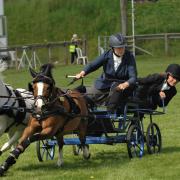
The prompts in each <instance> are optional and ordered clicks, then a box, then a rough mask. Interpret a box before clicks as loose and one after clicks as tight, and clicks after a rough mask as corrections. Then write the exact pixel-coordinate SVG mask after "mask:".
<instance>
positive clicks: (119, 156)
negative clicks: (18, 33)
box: [0, 56, 180, 180]
mask: <svg viewBox="0 0 180 180" xmlns="http://www.w3.org/2000/svg"><path fill="white" fill-rule="evenodd" d="M136 59H137V67H138V72H139V76H145V75H147V74H149V73H155V72H163V71H164V70H165V69H166V67H167V65H168V64H169V63H179V62H180V60H179V59H180V57H173V58H165V57H152V58H149V57H146V56H139V57H136ZM82 68H83V67H82V66H79V65H74V66H67V67H66V66H58V67H56V68H55V70H54V77H55V80H56V83H57V86H59V87H67V84H68V80H67V79H66V78H65V74H71V75H72V74H76V73H77V72H79V71H80V70H81V69H82ZM100 71H101V70H99V71H97V72H95V73H92V74H90V75H89V76H88V77H87V78H85V83H86V84H87V85H90V84H91V82H92V81H93V80H94V78H95V77H97V76H98V75H99V74H100ZM4 75H5V82H7V83H10V84H11V85H12V86H13V87H26V86H27V82H29V81H31V77H30V75H29V72H28V71H27V70H23V71H22V70H21V71H18V72H17V71H14V70H8V71H6V72H5V73H4ZM78 84H79V83H78V82H77V83H76V85H78ZM76 85H75V86H76ZM72 87H73V86H72ZM69 88H71V87H69ZM177 89H178V91H179V90H180V85H179V84H178V85H177ZM179 102H180V95H179V93H178V94H177V95H176V97H175V98H174V99H173V100H172V102H171V103H170V104H169V106H168V108H167V114H165V115H161V116H155V117H154V121H155V122H156V123H157V124H158V125H159V127H160V129H161V133H162V140H163V142H162V145H163V147H162V148H163V149H162V152H161V153H160V154H155V155H148V154H147V150H146V149H145V155H144V157H143V158H141V159H132V160H130V159H129V158H128V154H127V149H126V144H116V145H113V146H110V145H91V146H90V151H91V159H90V160H88V161H87V160H83V158H82V156H80V157H77V156H74V155H73V154H72V147H71V146H65V147H64V161H65V164H64V167H62V168H57V167H56V161H57V151H56V154H55V158H54V160H52V161H46V162H43V163H40V162H38V159H37V156H36V149H35V144H32V145H31V146H30V147H29V148H28V149H27V150H26V151H25V153H23V154H22V155H21V156H20V157H19V159H18V161H17V163H16V164H15V165H14V166H13V167H12V168H11V169H10V170H9V171H8V173H7V176H5V177H3V178H2V179H5V180H6V179H7V180H13V179H14V180H15V179H18V180H21V179H22V180H24V179H34V180H45V179H47V180H48V179H62V180H65V179H67V180H71V179H72V180H85V179H87V180H88V179H97V180H100V179H104V180H109V179H111V180H125V179H126V180H145V179H147V180H150V179H151V180H157V179H161V180H169V179H171V180H174V179H177V180H178V179H179V177H180V164H179V159H180V141H179V139H180V133H179V132H180V126H179V120H180V112H179V106H180V105H179ZM148 123H149V119H148V117H146V118H145V119H144V124H145V126H146V125H147V124H148ZM145 128H146V127H145ZM5 139H6V136H3V137H2V138H1V143H0V144H1V145H2V143H3V142H4V141H5ZM56 150H57V149H56ZM7 156H8V153H5V154H4V155H3V156H2V157H0V162H1V163H2V162H3V160H4V159H5V158H6V157H7Z"/></svg>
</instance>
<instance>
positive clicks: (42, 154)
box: [36, 139, 55, 162]
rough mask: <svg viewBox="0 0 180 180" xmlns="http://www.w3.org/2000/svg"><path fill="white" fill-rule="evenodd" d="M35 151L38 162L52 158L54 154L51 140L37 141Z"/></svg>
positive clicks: (53, 145)
mask: <svg viewBox="0 0 180 180" xmlns="http://www.w3.org/2000/svg"><path fill="white" fill-rule="evenodd" d="M36 152H37V157H38V160H39V161H40V162H42V161H45V160H53V159H54V155H55V144H54V143H52V142H51V139H46V140H41V141H37V142H36Z"/></svg>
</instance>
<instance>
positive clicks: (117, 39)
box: [109, 33, 126, 48]
mask: <svg viewBox="0 0 180 180" xmlns="http://www.w3.org/2000/svg"><path fill="white" fill-rule="evenodd" d="M109 46H110V47H112V48H119V47H125V46H126V40H125V37H124V36H123V35H122V34H121V33H118V34H114V35H111V36H110V38H109Z"/></svg>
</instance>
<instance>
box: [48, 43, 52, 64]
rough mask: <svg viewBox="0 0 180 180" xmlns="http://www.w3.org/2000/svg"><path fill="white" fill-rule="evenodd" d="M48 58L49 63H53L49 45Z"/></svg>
mask: <svg viewBox="0 0 180 180" xmlns="http://www.w3.org/2000/svg"><path fill="white" fill-rule="evenodd" d="M48 58H49V62H51V46H49V45H48Z"/></svg>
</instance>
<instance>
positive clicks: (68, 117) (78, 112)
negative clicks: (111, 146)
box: [0, 64, 90, 176]
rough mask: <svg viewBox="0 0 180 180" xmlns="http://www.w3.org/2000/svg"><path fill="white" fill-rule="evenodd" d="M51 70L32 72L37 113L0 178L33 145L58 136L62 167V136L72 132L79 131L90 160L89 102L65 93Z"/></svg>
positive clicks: (48, 66)
mask: <svg viewBox="0 0 180 180" xmlns="http://www.w3.org/2000/svg"><path fill="white" fill-rule="evenodd" d="M51 69H52V65H51V64H46V65H43V66H42V67H41V71H40V73H36V72H35V71H33V70H32V69H30V72H31V75H32V77H33V78H34V79H33V81H32V90H33V94H34V98H35V104H34V111H33V113H32V117H31V118H30V120H29V123H28V127H27V128H26V129H25V130H24V133H23V135H22V137H21V138H20V141H19V144H18V146H17V147H16V149H15V150H14V151H12V152H11V153H10V155H9V157H8V158H7V159H6V161H5V162H4V163H3V164H2V165H1V167H0V175H1V176H2V175H3V174H4V172H5V171H7V170H8V169H9V167H10V166H11V165H13V164H14V163H15V162H16V159H17V158H18V157H19V155H20V154H21V153H23V152H24V150H25V149H26V148H27V147H28V146H29V145H30V143H32V142H34V141H38V140H44V139H48V138H52V137H53V136H56V139H57V143H58V146H59V157H58V162H57V164H58V166H62V164H63V154H62V148H63V144H64V142H63V135H64V134H66V133H69V132H73V131H77V132H78V134H79V138H80V142H81V146H82V150H83V156H84V158H87V159H88V158H89V157H90V153H89V151H88V148H87V146H86V145H85V141H86V137H85V135H86V128H87V116H88V109H87V106H86V101H85V99H84V98H83V97H82V96H81V94H80V93H79V92H78V91H75V90H73V91H69V92H68V93H66V94H64V93H63V92H62V91H61V90H60V89H59V88H57V87H56V86H55V81H54V79H53V77H52V74H51Z"/></svg>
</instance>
